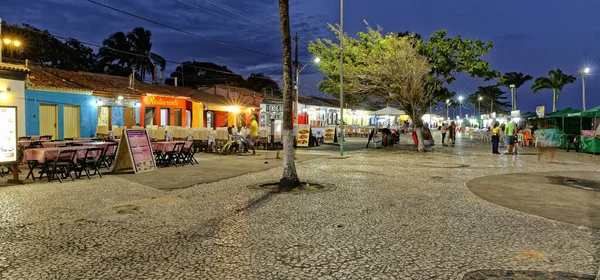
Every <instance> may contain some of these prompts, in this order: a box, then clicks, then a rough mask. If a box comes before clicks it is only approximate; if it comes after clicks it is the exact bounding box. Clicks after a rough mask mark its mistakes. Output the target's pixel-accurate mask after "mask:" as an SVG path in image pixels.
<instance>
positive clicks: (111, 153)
mask: <svg viewBox="0 0 600 280" xmlns="http://www.w3.org/2000/svg"><path fill="white" fill-rule="evenodd" d="M118 145H119V144H117V143H110V144H108V145H107V146H106V149H105V150H104V153H103V154H102V156H101V157H100V167H102V166H105V167H106V169H108V170H110V167H111V166H112V165H113V163H114V162H115V156H116V155H117V146H118Z"/></svg>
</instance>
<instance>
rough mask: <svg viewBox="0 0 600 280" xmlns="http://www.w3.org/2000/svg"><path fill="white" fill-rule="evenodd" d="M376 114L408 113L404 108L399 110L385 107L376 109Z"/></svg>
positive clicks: (397, 114)
mask: <svg viewBox="0 0 600 280" xmlns="http://www.w3.org/2000/svg"><path fill="white" fill-rule="evenodd" d="M375 115H376V116H402V115H406V113H405V112H404V111H402V110H398V109H396V108H392V107H385V108H383V109H381V110H378V111H375Z"/></svg>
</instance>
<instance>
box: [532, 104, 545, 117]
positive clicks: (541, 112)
mask: <svg viewBox="0 0 600 280" xmlns="http://www.w3.org/2000/svg"><path fill="white" fill-rule="evenodd" d="M545 112H546V107H544V106H537V108H535V113H536V114H537V116H538V118H540V119H541V118H543V117H544V115H545Z"/></svg>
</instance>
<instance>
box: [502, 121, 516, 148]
mask: <svg viewBox="0 0 600 280" xmlns="http://www.w3.org/2000/svg"><path fill="white" fill-rule="evenodd" d="M504 135H506V152H507V153H508V154H512V153H513V147H514V146H515V125H514V123H513V122H512V121H511V119H510V118H507V119H506V126H505V127H504Z"/></svg>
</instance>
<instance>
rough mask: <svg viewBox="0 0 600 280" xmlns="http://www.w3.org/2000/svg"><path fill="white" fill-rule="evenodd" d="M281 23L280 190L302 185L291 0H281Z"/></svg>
mask: <svg viewBox="0 0 600 280" xmlns="http://www.w3.org/2000/svg"><path fill="white" fill-rule="evenodd" d="M279 23H280V26H281V41H282V43H283V174H282V175H281V179H280V180H279V190H280V191H286V190H290V189H293V188H296V187H298V186H300V180H299V179H298V174H297V173H296V165H295V162H294V133H293V132H294V124H293V119H292V107H293V104H292V101H293V96H292V37H291V35H290V7H289V0H279Z"/></svg>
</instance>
